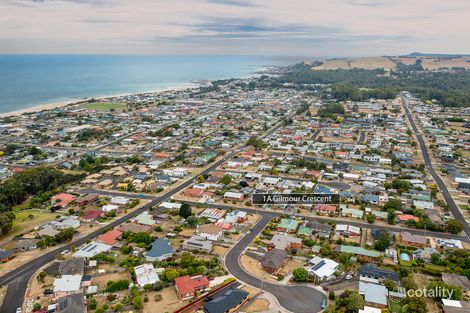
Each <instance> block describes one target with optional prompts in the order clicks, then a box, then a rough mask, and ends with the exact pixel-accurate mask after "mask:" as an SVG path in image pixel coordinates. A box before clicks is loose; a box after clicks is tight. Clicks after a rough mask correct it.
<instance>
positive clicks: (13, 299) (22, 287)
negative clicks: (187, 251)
mask: <svg viewBox="0 0 470 313" xmlns="http://www.w3.org/2000/svg"><path fill="white" fill-rule="evenodd" d="M235 153H236V152H235V151H234V152H231V153H229V154H227V155H226V156H224V157H223V158H222V159H220V160H219V161H217V162H215V163H214V164H212V165H211V166H210V167H208V168H207V169H206V170H204V171H203V172H201V173H200V174H199V175H204V174H208V173H209V172H211V171H213V170H214V169H215V168H217V166H219V165H220V164H222V163H223V162H225V161H227V160H228V159H230V158H231V157H233V156H234V155H235ZM194 178H195V177H194ZM194 178H192V179H188V180H187V181H185V182H184V183H183V184H181V185H179V186H178V187H176V188H175V189H173V190H171V191H169V192H167V193H165V194H164V195H162V196H160V197H156V198H154V199H153V200H151V201H150V202H149V203H147V204H146V205H144V206H142V207H141V208H138V209H136V210H134V211H133V212H131V213H129V214H127V215H125V216H123V217H121V218H119V219H117V220H115V221H113V222H111V223H109V224H107V225H105V226H103V227H101V228H98V229H96V230H95V231H93V232H91V233H90V234H88V235H86V236H84V237H81V238H80V239H77V240H73V241H72V242H70V243H69V244H67V246H65V247H61V248H57V249H54V250H52V251H50V252H47V253H45V254H42V255H40V256H38V257H37V258H36V259H34V260H31V261H30V262H29V263H26V264H23V265H21V266H19V267H17V268H16V269H14V270H13V271H11V272H9V273H7V274H5V275H3V276H1V277H0V285H1V286H4V285H6V284H10V283H11V284H10V285H9V286H8V289H7V293H6V295H5V298H4V301H3V305H2V308H1V310H0V312H1V313H10V312H12V313H14V312H15V311H16V308H17V307H20V306H21V305H22V304H23V301H24V295H25V292H26V287H27V284H28V281H29V279H30V277H31V276H32V275H33V274H34V273H35V272H36V271H37V270H39V268H41V267H42V266H43V265H45V264H47V263H49V262H51V261H53V260H54V259H55V257H56V255H57V254H59V253H60V252H61V251H63V250H64V249H70V246H71V245H74V246H76V247H78V246H80V245H82V244H84V243H85V242H86V241H87V240H92V239H93V238H95V237H97V236H99V235H101V234H102V233H103V229H104V228H109V227H111V228H113V227H116V226H118V225H120V224H122V223H124V222H126V221H127V220H129V219H131V218H134V217H135V216H137V215H139V214H140V213H142V212H143V211H145V210H147V209H149V208H150V207H152V206H154V205H156V204H158V203H160V202H162V201H165V200H167V199H169V198H170V197H171V196H173V195H174V194H176V193H178V192H180V191H181V190H183V189H184V188H186V187H188V186H190V185H191V184H192V183H193V179H194ZM121 195H122V193H121ZM134 197H135V194H134Z"/></svg>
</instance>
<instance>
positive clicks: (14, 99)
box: [0, 54, 301, 115]
mask: <svg viewBox="0 0 470 313" xmlns="http://www.w3.org/2000/svg"><path fill="white" fill-rule="evenodd" d="M300 60H301V58H300V57H299V58H296V57H276V56H274V57H273V56H266V57H262V56H226V55H218V56H217V55H207V56H200V55H196V56H136V55H71V54H0V77H2V80H4V82H5V83H4V84H1V85H0V95H1V97H0V114H2V115H3V114H5V113H14V112H17V111H25V110H28V109H32V108H36V107H40V106H45V105H50V104H56V103H62V104H65V103H73V102H78V101H81V100H85V99H89V98H103V97H112V96H116V95H122V94H135V93H144V92H159V91H162V90H167V89H173V88H181V87H184V86H188V87H191V86H194V83H196V82H199V81H204V80H217V79H228V78H245V77H251V76H255V75H256V73H257V72H259V71H261V70H263V69H266V68H268V67H271V66H280V65H286V64H289V63H293V62H296V61H300Z"/></svg>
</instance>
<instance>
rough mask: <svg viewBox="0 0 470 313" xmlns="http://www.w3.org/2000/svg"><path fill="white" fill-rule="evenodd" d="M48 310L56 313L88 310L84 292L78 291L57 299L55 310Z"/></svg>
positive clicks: (77, 312) (80, 312)
mask: <svg viewBox="0 0 470 313" xmlns="http://www.w3.org/2000/svg"><path fill="white" fill-rule="evenodd" d="M47 311H48V312H56V313H83V312H86V308H85V296H84V295H83V293H82V292H77V293H74V294H71V295H68V296H65V297H61V298H59V299H58V300H57V303H56V305H55V307H54V311H52V310H49V309H48V310H47Z"/></svg>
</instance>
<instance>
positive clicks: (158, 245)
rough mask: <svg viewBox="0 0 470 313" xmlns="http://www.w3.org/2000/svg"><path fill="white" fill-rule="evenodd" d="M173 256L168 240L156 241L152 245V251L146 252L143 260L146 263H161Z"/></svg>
mask: <svg viewBox="0 0 470 313" xmlns="http://www.w3.org/2000/svg"><path fill="white" fill-rule="evenodd" d="M172 256H173V249H172V248H171V245H170V241H169V240H168V239H156V240H155V241H154V242H153V243H152V249H150V250H149V251H147V253H146V254H145V258H146V259H147V261H150V262H152V261H163V260H166V259H168V258H171V257H172Z"/></svg>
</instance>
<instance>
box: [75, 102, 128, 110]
mask: <svg viewBox="0 0 470 313" xmlns="http://www.w3.org/2000/svg"><path fill="white" fill-rule="evenodd" d="M81 107H82V108H84V109H88V110H97V111H110V110H123V109H124V108H125V107H126V105H125V104H122V103H116V102H91V103H85V104H82V105H81Z"/></svg>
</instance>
